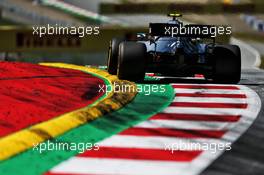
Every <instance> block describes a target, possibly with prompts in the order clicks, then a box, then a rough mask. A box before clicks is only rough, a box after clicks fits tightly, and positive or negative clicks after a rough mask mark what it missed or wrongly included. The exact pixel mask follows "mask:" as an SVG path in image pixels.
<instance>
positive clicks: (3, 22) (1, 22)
mask: <svg viewBox="0 0 264 175" xmlns="http://www.w3.org/2000/svg"><path fill="white" fill-rule="evenodd" d="M5 25H19V24H18V23H15V22H13V21H10V20H7V19H2V18H0V26H5Z"/></svg>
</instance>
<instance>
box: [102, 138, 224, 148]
mask: <svg viewBox="0 0 264 175" xmlns="http://www.w3.org/2000/svg"><path fill="white" fill-rule="evenodd" d="M195 143H198V144H212V143H214V144H215V143H216V144H220V143H222V144H225V143H226V141H224V140H220V139H212V138H210V139H208V138H177V137H160V136H147V137H144V136H126V135H115V136H112V137H110V138H108V139H106V140H103V141H102V142H100V143H99V145H100V146H107V147H125V148H151V149H162V150H165V149H166V146H167V145H176V144H178V145H190V144H195ZM183 150H186V151H187V150H192V149H191V148H188V147H186V148H185V149H183Z"/></svg>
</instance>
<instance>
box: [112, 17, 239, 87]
mask: <svg viewBox="0 0 264 175" xmlns="http://www.w3.org/2000/svg"><path fill="white" fill-rule="evenodd" d="M168 16H169V17H172V20H169V21H168V22H167V23H150V24H149V33H148V34H144V33H139V34H137V39H136V40H134V41H128V40H124V39H118V38H113V39H112V40H111V42H110V47H109V51H108V63H107V66H108V72H109V73H110V74H114V75H117V76H118V77H119V78H120V79H125V80H131V81H141V80H144V77H145V73H146V72H152V73H158V74H161V75H165V76H175V77H192V76H194V75H195V74H202V75H203V76H204V77H205V78H206V79H208V80H212V81H213V82H216V83H238V82H239V81H240V75H241V52H240V48H239V47H238V46H236V45H227V44H225V45H221V44H217V43H216V42H215V36H212V33H210V30H209V29H210V28H212V27H213V26H209V25H194V24H188V25H183V22H182V21H180V20H179V19H178V18H179V17H181V16H182V15H181V14H169V15H168ZM183 27H185V29H184V30H185V33H184V34H183V33H180V32H179V31H180V30H181V29H182V28H183ZM206 28H207V32H203V31H202V33H201V30H203V29H206ZM186 31H189V33H188V32H186ZM190 31H191V32H190ZM192 31H193V32H192ZM208 31H209V32H208Z"/></svg>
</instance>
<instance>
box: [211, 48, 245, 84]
mask: <svg viewBox="0 0 264 175" xmlns="http://www.w3.org/2000/svg"><path fill="white" fill-rule="evenodd" d="M213 55H214V68H213V70H214V71H213V80H214V81H215V82H216V83H228V84H232V83H234V84H235V83H238V82H239V81H240V77H241V52H240V48H239V47H238V46H236V45H217V46H215V48H214V51H213Z"/></svg>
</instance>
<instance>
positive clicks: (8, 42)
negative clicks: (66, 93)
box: [0, 26, 230, 53]
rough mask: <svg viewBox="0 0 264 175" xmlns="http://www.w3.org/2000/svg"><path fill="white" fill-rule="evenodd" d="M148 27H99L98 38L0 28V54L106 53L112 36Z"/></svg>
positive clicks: (222, 38) (219, 39)
mask: <svg viewBox="0 0 264 175" xmlns="http://www.w3.org/2000/svg"><path fill="white" fill-rule="evenodd" d="M138 32H145V33H147V32H148V28H144V27H137V28H127V27H111V28H110V27H101V28H100V33H99V34H98V35H85V36H84V37H79V36H77V35H44V36H42V37H41V38H40V37H39V36H38V35H33V29H32V28H30V27H28V28H22V27H7V26H3V27H0V38H1V42H0V52H47V53H49V52H52V53H54V52H63V53H70V52H86V53H88V52H107V50H108V46H109V41H110V40H111V39H112V38H113V37H122V38H125V37H127V38H129V37H133V36H136V34H137V33H138ZM229 38H230V36H224V35H222V36H220V37H217V38H216V41H217V42H221V43H228V42H229Z"/></svg>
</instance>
